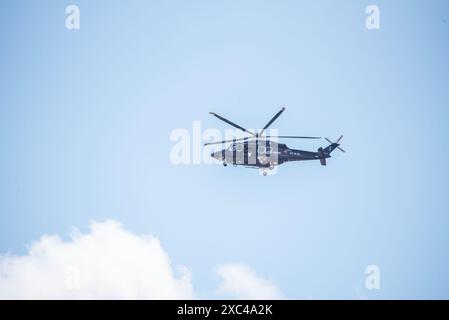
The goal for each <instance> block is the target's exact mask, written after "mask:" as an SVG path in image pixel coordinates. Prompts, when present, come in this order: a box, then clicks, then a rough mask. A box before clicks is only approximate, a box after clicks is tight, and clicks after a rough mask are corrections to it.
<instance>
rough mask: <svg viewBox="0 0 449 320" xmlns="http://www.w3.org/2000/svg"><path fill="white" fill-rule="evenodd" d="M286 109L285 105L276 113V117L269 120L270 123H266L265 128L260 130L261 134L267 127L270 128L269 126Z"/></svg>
mask: <svg viewBox="0 0 449 320" xmlns="http://www.w3.org/2000/svg"><path fill="white" fill-rule="evenodd" d="M284 111H285V108H284V107H283V108H282V109H281V110H280V111H279V112H278V113H276V114H275V115H274V117H273V118H272V119H271V120H270V122H268V123H267V124H266V126H265V127H263V129H262V131H261V132H260V134H259V135H262V133H263V132H264V131H265V130H266V129H268V127H269V126H271V124H272V123H273V122H274V121H276V119H277V118H279V116H280V115H281V114H282V112H284Z"/></svg>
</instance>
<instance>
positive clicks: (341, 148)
mask: <svg viewBox="0 0 449 320" xmlns="http://www.w3.org/2000/svg"><path fill="white" fill-rule="evenodd" d="M337 148H338V150H340V151H341V152H346V151H345V150H343V149H342V148H340V147H337Z"/></svg>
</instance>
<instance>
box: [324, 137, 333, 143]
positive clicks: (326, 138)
mask: <svg viewBox="0 0 449 320" xmlns="http://www.w3.org/2000/svg"><path fill="white" fill-rule="evenodd" d="M324 139H326V141H327V142H329V143H330V144H332V143H333V142H332V141H330V140H329V139H328V138H324Z"/></svg>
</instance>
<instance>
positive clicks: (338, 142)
mask: <svg viewBox="0 0 449 320" xmlns="http://www.w3.org/2000/svg"><path fill="white" fill-rule="evenodd" d="M342 138H343V135H341V136H340V138H338V139H337V141H335V142H332V141H331V140H329V139H328V138H324V139H326V141H327V142H329V143H330V144H337V145H338V146H337V149H338V150H340V151H341V152H346V151H345V150H343V149H342V148H341V147H340V140H341V139H342Z"/></svg>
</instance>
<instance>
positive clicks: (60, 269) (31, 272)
mask: <svg viewBox="0 0 449 320" xmlns="http://www.w3.org/2000/svg"><path fill="white" fill-rule="evenodd" d="M216 272H217V273H218V275H219V276H220V277H221V282H220V284H219V286H218V289H217V293H219V294H221V295H228V296H230V297H231V298H234V299H278V298H280V297H281V294H280V292H279V290H278V289H277V288H276V287H275V286H274V285H273V284H271V283H270V282H268V281H267V280H264V279H261V278H259V277H258V276H256V274H255V273H254V272H253V271H252V270H251V269H250V268H249V267H246V266H242V265H238V264H234V265H221V266H219V267H218V268H217V270H216ZM175 274H177V275H175ZM194 298H195V294H194V290H193V285H192V281H191V276H190V271H189V270H188V269H187V268H185V267H178V268H177V269H176V272H174V270H173V267H172V265H171V263H170V259H169V257H168V255H167V254H166V253H165V251H164V250H163V248H162V246H161V244H160V242H159V240H158V239H157V238H154V237H152V236H146V235H136V234H133V233H131V232H129V231H127V230H125V229H124V228H123V227H122V225H121V224H120V223H118V222H115V221H105V222H92V223H91V224H90V231H89V232H88V233H85V234H82V233H80V232H79V231H74V232H73V233H72V235H71V237H70V239H69V240H68V241H64V240H62V239H61V238H60V237H58V236H42V237H41V238H40V239H39V240H38V241H36V242H34V243H33V244H31V246H30V247H29V249H28V252H27V254H26V255H22V256H17V255H0V299H194Z"/></svg>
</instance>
